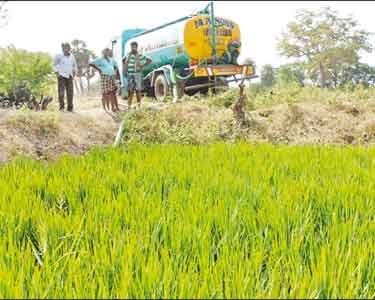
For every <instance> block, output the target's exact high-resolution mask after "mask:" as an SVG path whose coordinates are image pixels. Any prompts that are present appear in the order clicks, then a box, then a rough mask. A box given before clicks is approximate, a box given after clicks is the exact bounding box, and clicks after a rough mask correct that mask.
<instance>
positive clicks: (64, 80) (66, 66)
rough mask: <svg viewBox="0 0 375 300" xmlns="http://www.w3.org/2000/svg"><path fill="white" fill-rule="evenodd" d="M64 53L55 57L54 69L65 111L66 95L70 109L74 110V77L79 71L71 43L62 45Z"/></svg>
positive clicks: (60, 99) (62, 109)
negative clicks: (71, 51)
mask: <svg viewBox="0 0 375 300" xmlns="http://www.w3.org/2000/svg"><path fill="white" fill-rule="evenodd" d="M61 47H62V50H63V54H58V55H56V57H55V60H54V64H53V69H54V71H55V73H56V75H57V81H58V94H59V104H60V111H64V106H65V105H64V97H65V90H66V98H67V100H68V101H67V102H68V111H69V112H73V78H74V77H75V76H76V73H77V62H76V60H75V58H74V56H73V54H71V53H70V45H69V43H63V44H62V45H61Z"/></svg>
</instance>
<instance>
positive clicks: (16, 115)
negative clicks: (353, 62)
mask: <svg viewBox="0 0 375 300" xmlns="http://www.w3.org/2000/svg"><path fill="white" fill-rule="evenodd" d="M147 106H148V105H145V107H147ZM154 106H155V107H154V108H155V109H151V111H149V113H152V114H154V115H153V116H154V117H153V118H152V120H148V123H150V122H151V123H153V124H152V125H154V124H155V122H159V121H160V120H158V117H157V116H158V115H160V116H162V115H163V118H164V119H163V120H167V121H166V122H164V123H163V122H160V126H156V127H155V128H154V127H152V128H153V130H146V129H147V128H148V127H147V126H144V125H142V124H140V125H139V126H140V128H142V134H144V135H147V134H151V133H152V134H154V135H155V134H158V133H157V132H154V131H155V130H159V129H160V128H161V129H163V128H162V127H163V126H172V125H173V124H174V123H177V124H185V123H186V122H187V120H188V121H190V123H192V124H193V125H194V126H196V128H195V127H194V128H192V130H190V131H191V132H193V134H197V135H199V138H197V139H198V140H201V141H202V142H204V141H209V140H210V139H211V135H217V136H219V139H220V140H222V141H233V128H232V127H230V126H229V127H228V126H227V124H231V123H232V124H233V122H232V121H233V112H232V111H231V109H225V108H217V107H216V108H213V107H211V106H210V105H208V104H207V103H205V102H199V101H198V102H195V101H194V102H185V103H177V104H174V105H154ZM149 108H151V107H149ZM142 116H143V118H146V117H147V114H146V115H144V114H143V113H142V112H140V115H139V116H138V117H137V120H136V124H137V123H138V124H139V123H141V122H142ZM247 118H249V120H250V122H249V124H250V125H249V127H248V128H245V129H244V130H241V131H240V135H241V138H242V139H244V140H247V141H259V142H270V143H282V144H292V145H293V144H294V145H295V144H334V145H349V144H351V145H370V144H374V143H375V105H371V104H359V103H355V104H353V103H342V104H335V105H334V104H322V103H298V104H280V105H276V106H273V107H270V108H267V109H258V110H253V111H250V112H247ZM172 119H173V120H172ZM144 122H146V120H144ZM206 123H207V124H206ZM171 124H172V125H171ZM205 124H206V125H205ZM212 124H213V126H212ZM215 124H216V125H215ZM118 126H119V119H114V118H113V117H111V116H110V115H109V114H107V113H105V112H104V111H103V110H102V109H101V108H100V107H97V106H96V107H89V108H88V107H85V108H82V109H80V110H78V111H77V112H75V113H73V114H71V113H59V112H22V111H5V110H0V164H1V163H3V162H5V161H8V160H11V159H12V158H14V157H16V156H19V155H25V156H29V157H32V158H36V159H39V160H55V159H57V158H59V157H60V156H61V155H62V154H65V153H68V154H82V153H85V152H86V151H88V150H89V149H91V148H92V147H94V146H104V145H108V144H112V143H113V141H114V138H115V136H116V133H117V129H118ZM178 127H181V126H178ZM145 128H146V129H145ZM152 128H151V129H152ZM210 128H216V129H218V130H216V129H215V130H213V132H212V133H210V132H208V131H210ZM231 128H232V129H231ZM130 131H131V130H130ZM138 131H139V130H136V132H138ZM145 131H147V132H145ZM171 132H172V133H173V132H177V133H176V134H178V131H177V130H172V131H171ZM228 133H229V134H228ZM235 135H237V137H238V132H236V133H235ZM172 140H173V139H172ZM214 140H217V139H214Z"/></svg>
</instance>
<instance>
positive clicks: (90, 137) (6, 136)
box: [0, 108, 118, 164]
mask: <svg viewBox="0 0 375 300" xmlns="http://www.w3.org/2000/svg"><path fill="white" fill-rule="evenodd" d="M117 129H118V124H117V122H116V121H115V120H114V119H113V118H112V117H111V116H110V115H108V114H107V113H105V112H104V111H103V110H102V109H101V108H91V109H87V110H80V111H78V112H75V113H67V112H62V113H60V112H22V111H14V110H12V111H5V110H0V164H1V163H3V162H5V161H8V160H10V159H12V158H14V157H16V156H19V155H24V156H28V157H32V158H35V159H39V160H54V159H57V158H59V157H60V156H61V155H62V154H65V153H69V154H82V153H84V152H86V151H87V150H89V149H90V148H92V147H94V146H101V145H107V144H110V143H112V142H113V140H114V138H115V135H116V131H117Z"/></svg>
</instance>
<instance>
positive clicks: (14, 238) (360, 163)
mask: <svg viewBox="0 0 375 300" xmlns="http://www.w3.org/2000/svg"><path fill="white" fill-rule="evenodd" d="M374 199H375V148H365V147H345V148H344V147H333V146H273V145H268V144H262V145H255V144H241V143H238V144H233V145H230V144H226V145H224V144H214V145H206V146H184V145H149V146H145V145H136V144H134V145H129V146H128V147H127V148H124V149H105V150H99V149H96V150H93V151H91V152H90V153H89V154H87V155H85V156H82V157H69V156H65V157H63V158H62V159H60V160H59V161H57V162H50V163H40V162H36V161H33V160H29V159H18V160H16V161H13V162H11V163H9V164H7V165H4V166H2V167H1V168H0V241H1V242H0V298H375V250H374V245H375V222H374V221H375V200H374Z"/></svg>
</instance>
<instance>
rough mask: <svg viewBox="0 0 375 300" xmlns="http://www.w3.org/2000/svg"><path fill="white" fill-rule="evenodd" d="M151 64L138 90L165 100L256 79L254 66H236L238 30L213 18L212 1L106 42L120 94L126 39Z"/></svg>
mask: <svg viewBox="0 0 375 300" xmlns="http://www.w3.org/2000/svg"><path fill="white" fill-rule="evenodd" d="M133 41H136V42H137V43H138V50H139V52H140V53H142V54H144V55H146V56H148V57H150V58H151V59H152V63H151V64H150V65H148V66H146V67H145V68H144V69H143V70H142V73H143V89H144V92H145V93H146V94H147V95H148V96H152V97H155V98H156V99H158V100H164V99H165V98H166V97H167V96H172V97H173V99H175V100H176V99H177V98H179V97H181V96H182V95H183V94H188V95H192V94H194V93H196V92H201V93H207V91H208V89H209V88H213V89H214V90H219V88H225V87H227V86H228V83H229V82H231V81H243V80H245V79H251V78H254V77H256V76H255V73H254V69H253V66H251V65H239V64H238V63H237V58H238V55H239V54H240V51H241V34H240V28H239V26H238V25H237V24H236V23H235V22H233V21H232V20H228V19H225V18H219V17H215V15H214V6H213V2H210V3H209V4H208V5H207V7H206V8H205V9H204V10H202V11H200V12H198V13H196V14H193V15H188V16H185V17H182V18H180V19H178V20H175V21H172V22H169V23H167V24H164V25H161V26H158V27H155V28H152V29H148V30H147V29H139V28H136V29H127V30H124V31H123V32H122V34H121V35H119V36H117V37H115V38H113V39H112V40H111V47H112V51H113V57H114V59H115V60H116V61H117V63H118V65H119V68H120V77H121V78H120V81H121V95H122V96H123V98H126V97H127V88H126V77H124V75H123V71H122V66H123V64H122V59H123V57H124V56H126V55H127V54H128V53H129V51H130V44H131V42H133Z"/></svg>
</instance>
